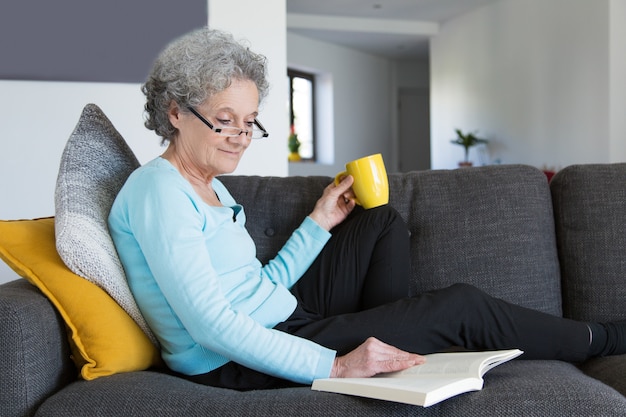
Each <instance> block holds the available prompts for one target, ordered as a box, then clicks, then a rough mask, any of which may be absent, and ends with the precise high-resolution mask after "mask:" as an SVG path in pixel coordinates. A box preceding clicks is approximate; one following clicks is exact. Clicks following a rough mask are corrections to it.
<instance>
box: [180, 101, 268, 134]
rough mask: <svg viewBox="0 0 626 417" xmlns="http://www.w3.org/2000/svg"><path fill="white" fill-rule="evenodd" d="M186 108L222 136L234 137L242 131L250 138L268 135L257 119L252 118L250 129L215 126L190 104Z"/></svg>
mask: <svg viewBox="0 0 626 417" xmlns="http://www.w3.org/2000/svg"><path fill="white" fill-rule="evenodd" d="M187 108H188V109H189V111H190V112H192V113H193V114H194V115H195V116H196V117H197V118H198V119H200V120H201V121H202V123H204V124H205V125H207V126H208V127H209V129H211V130H212V131H214V132H215V133H218V134H220V135H222V136H227V137H236V136H239V135H241V134H242V133H245V134H246V136H247V137H249V138H251V139H262V138H266V137H268V136H269V135H270V134H269V133H267V130H265V128H264V127H263V125H262V124H261V122H259V121H258V120H257V119H254V126H253V127H252V129H251V130H243V129H239V128H238V127H215V126H213V124H212V123H211V122H209V121H208V120H207V119H205V118H204V117H203V116H202V115H201V114H200V113H198V111H197V110H196V109H194V108H193V107H191V106H187Z"/></svg>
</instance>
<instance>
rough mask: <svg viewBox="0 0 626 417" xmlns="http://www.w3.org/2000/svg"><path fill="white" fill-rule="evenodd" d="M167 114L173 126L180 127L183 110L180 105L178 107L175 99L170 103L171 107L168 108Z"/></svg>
mask: <svg viewBox="0 0 626 417" xmlns="http://www.w3.org/2000/svg"><path fill="white" fill-rule="evenodd" d="M167 116H168V118H169V120H170V123H171V124H172V126H174V127H175V128H177V129H178V124H179V123H180V119H181V111H180V107H178V103H176V102H175V101H174V100H172V102H171V103H170V107H169V109H168V110H167Z"/></svg>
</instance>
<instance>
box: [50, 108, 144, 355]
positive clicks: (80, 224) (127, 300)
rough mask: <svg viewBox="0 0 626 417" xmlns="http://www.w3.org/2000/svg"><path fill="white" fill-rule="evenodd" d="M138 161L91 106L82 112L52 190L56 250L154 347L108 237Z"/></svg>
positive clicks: (105, 119) (119, 136)
mask: <svg viewBox="0 0 626 417" xmlns="http://www.w3.org/2000/svg"><path fill="white" fill-rule="evenodd" d="M137 167H139V162H138V161H137V158H136V157H135V155H134V153H133V151H132V150H131V149H130V147H129V146H128V145H127V143H126V141H124V138H122V136H121V135H120V133H119V132H118V131H117V130H116V129H115V127H113V125H112V124H111V122H110V121H109V119H108V118H107V117H106V116H105V115H104V113H103V112H102V110H101V109H100V108H99V107H98V106H96V105H95V104H88V105H86V106H85V108H84V109H83V112H82V114H81V116H80V119H79V121H78V124H77V125H76V127H75V129H74V131H73V132H72V134H71V135H70V138H69V140H68V141H67V144H66V146H65V150H64V151H63V155H62V156H61V166H60V169H59V176H58V178H57V184H56V190H55V196H54V197H55V234H56V247H57V251H58V252H59V255H60V256H61V259H63V262H65V264H66V265H67V267H68V268H69V269H70V270H72V271H73V272H74V273H75V274H77V275H80V276H81V277H84V278H85V279H87V280H88V281H90V282H92V283H94V284H96V285H98V286H99V287H100V288H102V289H103V290H105V291H106V292H107V293H108V294H109V295H110V296H111V297H112V298H113V299H114V300H115V301H117V303H118V304H119V305H120V307H122V308H123V309H124V310H125V311H126V312H127V313H128V314H129V315H130V316H131V317H132V318H133V320H135V322H136V323H137V324H138V325H139V327H141V329H142V330H143V331H144V332H145V333H146V334H147V335H148V337H150V339H151V340H152V341H153V343H156V339H155V338H154V336H153V334H152V333H151V331H150V329H149V327H148V325H147V324H146V322H145V320H144V318H143V316H142V315H141V313H140V312H139V308H138V307H137V304H136V303H135V299H134V298H133V296H132V294H131V292H130V289H129V287H128V283H127V282H126V276H125V274H124V269H123V268H122V264H121V262H120V260H119V258H118V256H117V252H116V250H115V246H114V245H113V240H112V239H111V236H110V234H109V229H108V226H107V218H108V216H109V211H110V210H111V206H112V204H113V200H115V197H116V195H117V193H118V192H119V190H120V188H122V185H124V182H125V181H126V179H127V178H128V176H129V175H130V173H131V172H133V171H134V170H135V169H136V168H137Z"/></svg>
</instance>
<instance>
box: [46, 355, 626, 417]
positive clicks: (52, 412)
mask: <svg viewBox="0 0 626 417" xmlns="http://www.w3.org/2000/svg"><path fill="white" fill-rule="evenodd" d="M86 409H88V410H90V412H91V413H90V415H92V416H107V417H110V416H128V415H132V416H150V417H154V416H174V415H176V416H189V417H191V416H209V415H211V416H268V417H274V416H294V415H306V416H347V417H351V416H354V417H357V416H358V417H364V416H466V417H472V416H475V417H484V416H487V415H491V416H511V415H515V416H592V415H593V416H622V415H625V414H624V413H626V398H624V397H623V396H622V395H621V394H619V393H618V392H616V391H615V390H613V389H611V388H610V387H607V386H606V385H604V384H602V383H601V382H599V381H597V380H594V379H593V378H590V377H588V376H586V375H584V374H583V373H582V372H581V371H579V370H578V369H576V367H575V366H573V365H571V364H568V363H565V362H559V361H523V360H519V361H518V360H515V361H512V362H508V363H505V364H503V365H500V366H498V367H497V368H495V369H493V370H491V371H489V373H488V374H487V375H486V376H485V385H484V389H483V390H482V391H478V392H470V393H467V394H462V395H459V396H457V397H454V398H451V399H449V400H446V401H444V402H442V403H439V404H436V405H434V406H431V407H427V408H424V407H418V406H414V405H408V404H399V403H392V402H386V401H380V400H373V399H369V398H360V397H355V396H348V395H341V394H332V393H325V392H317V391H312V390H311V389H310V388H309V387H302V388H283V389H274V390H256V391H248V392H239V391H233V390H227V389H220V388H213V387H208V386H204V385H199V384H194V383H191V382H189V381H186V380H183V379H179V378H175V377H172V376H169V375H165V374H157V373H153V372H133V373H126V374H119V375H114V376H112V377H110V378H101V379H98V380H97V381H94V382H93V383H86V382H84V381H78V382H75V383H73V384H70V385H69V386H68V387H67V388H65V389H64V390H63V391H61V392H59V393H58V394H56V395H53V396H51V397H50V398H49V399H48V400H47V401H46V402H45V403H44V404H43V405H42V406H41V408H40V409H39V415H42V416H44V415H45V416H49V417H52V416H59V417H61V416H62V417H68V416H82V415H84V414H85V410H86Z"/></svg>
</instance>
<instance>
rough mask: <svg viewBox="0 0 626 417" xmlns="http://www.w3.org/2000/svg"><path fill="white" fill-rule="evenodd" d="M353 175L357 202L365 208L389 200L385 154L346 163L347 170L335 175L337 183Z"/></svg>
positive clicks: (383, 203) (382, 203)
mask: <svg viewBox="0 0 626 417" xmlns="http://www.w3.org/2000/svg"><path fill="white" fill-rule="evenodd" d="M347 175H352V177H353V178H354V183H353V184H352V190H353V191H354V195H355V196H356V200H355V202H356V203H357V204H358V205H360V206H363V208H365V209H371V208H374V207H378V206H382V205H385V204H387V203H388V202H389V182H388V180H387V170H386V169H385V163H384V162H383V156H382V155H381V154H379V153H377V154H374V155H370V156H365V157H363V158H359V159H356V160H354V161H352V162H348V163H347V164H346V170H345V171H343V172H340V173H339V174H337V175H336V176H335V184H339V182H340V181H341V179H342V178H343V177H345V176H347Z"/></svg>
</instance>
